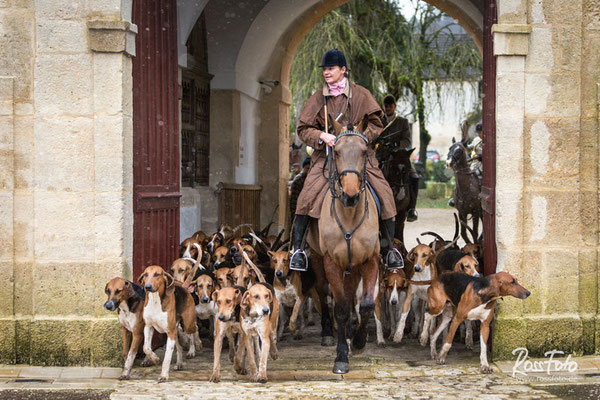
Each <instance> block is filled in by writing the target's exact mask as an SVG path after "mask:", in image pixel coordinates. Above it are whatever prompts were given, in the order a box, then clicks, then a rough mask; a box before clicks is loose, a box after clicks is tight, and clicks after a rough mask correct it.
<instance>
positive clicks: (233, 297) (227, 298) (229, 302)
mask: <svg viewBox="0 0 600 400" xmlns="http://www.w3.org/2000/svg"><path fill="white" fill-rule="evenodd" d="M242 292H243V288H239V287H226V288H222V289H219V290H215V291H214V292H213V294H212V300H213V301H214V303H215V304H216V305H217V318H218V319H219V321H222V322H228V321H231V319H232V318H234V317H235V308H236V307H237V306H238V305H239V304H240V302H241V301H242Z"/></svg>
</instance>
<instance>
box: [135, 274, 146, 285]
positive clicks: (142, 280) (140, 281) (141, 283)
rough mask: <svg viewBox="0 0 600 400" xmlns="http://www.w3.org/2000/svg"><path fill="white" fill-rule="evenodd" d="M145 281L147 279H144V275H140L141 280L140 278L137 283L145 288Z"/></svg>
mask: <svg viewBox="0 0 600 400" xmlns="http://www.w3.org/2000/svg"><path fill="white" fill-rule="evenodd" d="M144 279H145V278H144V274H142V275H140V276H139V278H138V280H137V281H138V283H139V284H140V285H142V286H144Z"/></svg>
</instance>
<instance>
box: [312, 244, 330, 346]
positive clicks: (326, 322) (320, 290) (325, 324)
mask: <svg viewBox="0 0 600 400" xmlns="http://www.w3.org/2000/svg"><path fill="white" fill-rule="evenodd" d="M310 261H311V265H312V268H313V271H314V272H315V289H316V291H317V294H318V297H319V300H318V303H319V305H320V308H321V346H333V328H332V324H331V315H330V314H329V305H328V303H327V295H328V293H329V283H328V282H327V277H326V276H325V269H324V267H323V257H321V256H318V255H312V256H311V259H310Z"/></svg>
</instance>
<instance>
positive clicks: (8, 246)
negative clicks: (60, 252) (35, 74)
mask: <svg viewBox="0 0 600 400" xmlns="http://www.w3.org/2000/svg"><path fill="white" fill-rule="evenodd" d="M14 124H15V118H14V78H13V77H0V298H2V299H4V301H2V305H0V362H7V363H14V362H15V361H16V353H15V318H14V312H15V307H14V296H13V293H14V272H15V269H14V229H13V221H14V190H15V183H14Z"/></svg>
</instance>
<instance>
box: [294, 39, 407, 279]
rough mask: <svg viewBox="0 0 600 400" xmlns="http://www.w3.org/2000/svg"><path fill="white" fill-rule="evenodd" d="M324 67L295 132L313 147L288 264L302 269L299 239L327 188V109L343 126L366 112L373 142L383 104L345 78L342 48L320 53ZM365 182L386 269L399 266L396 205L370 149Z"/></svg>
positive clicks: (367, 133) (329, 142)
mask: <svg viewBox="0 0 600 400" xmlns="http://www.w3.org/2000/svg"><path fill="white" fill-rule="evenodd" d="M319 67H321V68H323V77H324V78H325V83H326V84H325V85H324V86H323V89H321V90H318V91H316V92H315V93H314V94H313V95H312V96H311V97H310V98H309V99H308V101H307V102H306V104H305V105H304V109H303V110H302V113H301V114H300V117H299V121H298V136H299V137H300V139H301V140H302V141H303V142H304V143H306V144H307V145H308V146H311V147H312V148H313V149H314V153H313V154H312V161H311V167H310V170H309V172H308V175H307V177H306V181H305V183H304V188H303V189H302V192H301V193H300V196H299V197H298V205H297V208H296V218H295V219H294V228H293V237H292V240H293V243H292V244H293V249H294V252H293V254H292V258H291V260H290V268H291V269H295V270H301V271H302V270H306V269H307V268H308V258H307V256H306V253H305V252H304V250H303V248H302V247H303V240H304V236H305V232H306V228H307V227H308V224H309V222H310V218H311V217H312V218H317V219H318V218H319V217H320V213H321V205H322V202H323V198H324V196H325V193H326V192H327V190H328V189H329V186H328V180H327V177H328V168H330V167H331V166H328V165H326V159H327V156H326V155H327V152H328V151H334V149H333V145H334V142H335V139H336V136H335V135H332V134H330V133H327V132H332V131H333V130H332V129H330V128H329V127H327V128H326V127H325V121H326V118H325V110H327V115H328V117H327V120H328V121H329V123H331V121H333V120H336V121H337V122H339V123H340V124H342V125H343V126H346V125H348V124H352V125H358V123H359V122H360V121H361V120H362V119H363V118H364V116H365V115H368V118H369V124H368V127H367V129H366V130H365V132H364V135H365V136H366V137H367V138H368V140H369V141H370V142H372V141H373V140H374V139H375V138H376V137H377V136H379V134H380V133H381V129H382V123H381V119H380V116H381V108H380V107H379V105H378V104H377V102H376V101H375V99H374V98H373V95H372V94H371V93H370V92H369V91H368V90H367V89H365V88H364V87H362V86H359V85H356V84H354V83H351V82H350V81H349V80H348V78H347V76H348V72H347V71H348V66H347V64H346V57H345V56H344V53H342V52H341V51H340V50H337V49H333V50H329V51H327V52H326V53H325V55H324V56H323V61H322V63H321V65H320V66H319ZM367 154H368V162H367V178H368V179H367V180H368V182H369V185H370V186H371V187H372V188H373V191H374V192H375V193H376V194H377V196H378V197H379V200H380V203H381V215H380V219H381V221H380V223H379V227H380V233H381V250H382V255H383V257H384V260H385V262H386V266H387V267H388V268H401V267H402V266H403V262H402V260H401V258H400V255H399V253H398V252H397V251H393V250H394V249H393V239H394V234H395V224H394V216H395V215H396V206H395V204H394V196H393V193H392V189H391V188H390V186H389V184H388V183H387V181H386V180H385V178H384V177H383V173H382V172H381V170H380V169H379V168H378V162H377V159H376V158H375V155H374V152H373V149H371V148H370V147H369V149H368V153H367Z"/></svg>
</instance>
